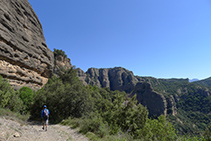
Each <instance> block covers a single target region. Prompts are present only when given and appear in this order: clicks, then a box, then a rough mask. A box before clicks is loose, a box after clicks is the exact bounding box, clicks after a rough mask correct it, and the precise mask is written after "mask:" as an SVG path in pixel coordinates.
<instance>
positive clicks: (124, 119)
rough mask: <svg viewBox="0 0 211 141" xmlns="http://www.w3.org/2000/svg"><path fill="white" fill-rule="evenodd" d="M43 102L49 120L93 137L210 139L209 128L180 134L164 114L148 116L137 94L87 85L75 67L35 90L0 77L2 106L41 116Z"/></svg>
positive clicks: (126, 139) (107, 138) (114, 138)
mask: <svg viewBox="0 0 211 141" xmlns="http://www.w3.org/2000/svg"><path fill="white" fill-rule="evenodd" d="M43 105H47V107H48V109H49V110H50V113H51V114H50V122H52V123H62V124H65V125H70V126H71V127H73V128H76V127H79V131H80V132H81V133H83V134H86V135H87V136H88V137H89V138H90V139H92V140H117V141H118V140H119V141H122V140H125V141H128V140H147V141H155V140H159V141H161V140H162V141H169V140H175V141H176V140H182V141H185V140H209V137H210V135H209V134H210V133H211V131H210V129H211V128H208V129H207V130H206V132H205V134H204V136H200V137H183V136H178V134H177V132H176V131H175V129H174V127H173V126H172V124H171V123H169V122H168V121H167V120H166V118H165V117H164V116H160V117H158V118H156V119H153V118H148V110H147V108H146V107H144V106H142V105H141V104H137V101H136V97H135V96H134V97H133V98H129V97H128V96H127V95H126V93H125V92H120V91H111V90H109V89H108V88H97V87H95V86H84V85H83V84H82V83H81V82H80V81H79V79H78V77H77V74H76V70H75V69H74V68H71V69H69V70H66V71H65V72H63V73H62V75H60V77H56V76H53V77H52V78H51V79H49V81H48V83H47V84H46V85H45V86H44V87H43V88H42V89H40V90H38V91H37V92H36V93H35V92H33V91H32V90H31V89H30V88H27V87H23V88H21V89H20V90H18V91H14V90H13V89H12V88H11V86H10V85H9V83H8V82H7V81H6V80H5V79H3V78H2V77H0V106H1V108H8V109H10V110H11V111H14V112H19V113H21V114H23V115H24V114H27V113H30V115H31V119H33V120H35V119H36V120H40V113H41V110H42V108H43Z"/></svg>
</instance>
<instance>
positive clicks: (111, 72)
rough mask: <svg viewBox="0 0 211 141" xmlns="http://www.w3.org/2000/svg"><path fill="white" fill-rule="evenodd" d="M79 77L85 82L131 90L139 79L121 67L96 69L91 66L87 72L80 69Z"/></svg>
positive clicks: (112, 88) (113, 88)
mask: <svg viewBox="0 0 211 141" xmlns="http://www.w3.org/2000/svg"><path fill="white" fill-rule="evenodd" d="M78 77H79V79H80V80H81V81H82V82H83V83H84V84H85V85H87V84H89V85H96V86H97V87H107V88H109V89H111V90H122V91H126V92H130V91H132V90H133V88H134V87H135V85H136V83H137V82H138V81H139V80H138V79H137V78H136V77H135V76H134V75H133V72H131V71H129V70H127V69H124V68H121V67H115V68H108V69H96V68H90V69H88V71H87V72H86V73H84V72H83V71H82V70H81V69H78Z"/></svg>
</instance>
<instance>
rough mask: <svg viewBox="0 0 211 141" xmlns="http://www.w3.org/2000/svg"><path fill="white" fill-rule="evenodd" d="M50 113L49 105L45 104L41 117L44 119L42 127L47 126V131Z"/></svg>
mask: <svg viewBox="0 0 211 141" xmlns="http://www.w3.org/2000/svg"><path fill="white" fill-rule="evenodd" d="M49 114H50V112H49V110H48V109H47V106H46V105H44V107H43V110H42V112H41V118H42V121H43V127H42V129H43V130H44V127H45V126H46V128H45V131H47V127H48V119H49Z"/></svg>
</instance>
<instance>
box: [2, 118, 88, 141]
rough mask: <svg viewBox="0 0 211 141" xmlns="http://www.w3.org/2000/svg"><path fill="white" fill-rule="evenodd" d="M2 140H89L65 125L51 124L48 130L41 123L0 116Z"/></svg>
mask: <svg viewBox="0 0 211 141" xmlns="http://www.w3.org/2000/svg"><path fill="white" fill-rule="evenodd" d="M0 141H88V139H87V138H86V137H85V136H83V135H81V134H79V133H78V132H77V131H76V130H74V129H71V128H70V127H68V126H63V125H58V124H56V125H51V124H50V125H49V126H48V131H44V130H42V125H41V124H26V123H20V122H18V121H17V120H15V119H12V118H10V119H7V118H5V117H0Z"/></svg>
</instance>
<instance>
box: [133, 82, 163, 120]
mask: <svg viewBox="0 0 211 141" xmlns="http://www.w3.org/2000/svg"><path fill="white" fill-rule="evenodd" d="M134 94H136V95H137V100H138V102H139V103H141V104H142V105H144V106H147V108H148V110H149V116H160V115H161V114H163V115H166V114H167V102H166V99H165V97H164V96H163V95H162V94H159V93H157V92H155V91H153V90H152V88H151V86H150V84H149V83H141V82H139V83H137V84H136V86H135V88H134V91H133V92H132V94H131V97H132V96H134Z"/></svg>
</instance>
